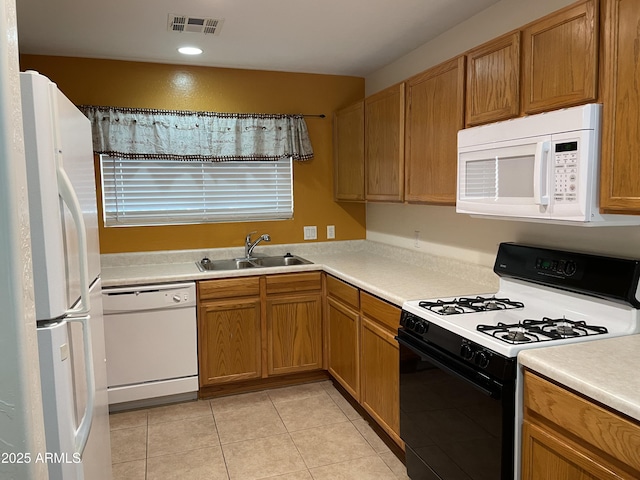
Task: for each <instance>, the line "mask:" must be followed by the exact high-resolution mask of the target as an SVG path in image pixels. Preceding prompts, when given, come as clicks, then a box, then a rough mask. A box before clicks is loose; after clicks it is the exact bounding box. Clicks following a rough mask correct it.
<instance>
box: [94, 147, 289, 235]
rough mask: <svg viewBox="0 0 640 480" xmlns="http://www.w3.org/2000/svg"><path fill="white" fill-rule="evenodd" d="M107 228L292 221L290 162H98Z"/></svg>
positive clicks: (115, 160)
mask: <svg viewBox="0 0 640 480" xmlns="http://www.w3.org/2000/svg"><path fill="white" fill-rule="evenodd" d="M100 160H101V171H102V204H103V210H104V222H105V225H106V226H124V225H164V224H187V223H207V222H235V221H251V220H282V219H287V218H291V217H292V216H293V168H292V161H291V159H290V158H288V159H283V160H279V161H269V162H248V161H243V162H218V163H207V162H176V161H170V160H157V161H153V160H129V159H124V158H114V157H109V156H106V155H102V156H101V157H100Z"/></svg>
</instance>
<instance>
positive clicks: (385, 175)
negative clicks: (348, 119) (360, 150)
mask: <svg viewBox="0 0 640 480" xmlns="http://www.w3.org/2000/svg"><path fill="white" fill-rule="evenodd" d="M364 127H365V134H364V140H365V150H364V151H365V172H366V174H365V176H366V199H367V200H379V201H385V202H401V201H402V200H403V189H404V83H400V84H398V85H394V86H392V87H389V88H386V89H385V90H382V91H381V92H378V93H376V94H374V95H371V96H370V97H367V98H366V99H365V106H364Z"/></svg>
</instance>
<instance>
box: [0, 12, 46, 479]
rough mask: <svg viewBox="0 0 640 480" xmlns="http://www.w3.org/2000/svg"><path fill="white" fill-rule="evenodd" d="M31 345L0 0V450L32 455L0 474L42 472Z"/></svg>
mask: <svg viewBox="0 0 640 480" xmlns="http://www.w3.org/2000/svg"><path fill="white" fill-rule="evenodd" d="M37 348H38V345H37V336H36V324H35V308H34V302H33V277H32V273H31V247H30V239H29V211H28V204H27V186H26V169H25V159H24V145H23V136H22V111H21V105H20V81H19V76H18V32H17V27H16V8H15V1H14V0H0V452H2V453H17V454H21V453H22V454H25V453H29V454H31V455H32V457H31V458H32V462H31V463H17V462H11V461H10V460H12V459H11V458H4V457H3V459H2V461H0V478H15V479H31V478H33V479H46V478H47V466H46V464H45V463H42V462H41V463H38V464H36V463H35V458H36V457H35V456H36V455H37V454H38V453H44V452H45V451H46V447H45V442H44V429H43V420H42V399H41V396H40V369H39V365H38V349H37ZM23 459H24V457H23ZM5 460H8V461H5Z"/></svg>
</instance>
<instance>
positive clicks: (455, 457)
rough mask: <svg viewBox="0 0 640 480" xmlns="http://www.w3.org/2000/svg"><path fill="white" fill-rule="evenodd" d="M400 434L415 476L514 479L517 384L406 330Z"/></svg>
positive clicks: (420, 479) (401, 335)
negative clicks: (489, 374) (491, 375)
mask: <svg viewBox="0 0 640 480" xmlns="http://www.w3.org/2000/svg"><path fill="white" fill-rule="evenodd" d="M398 343H399V344H400V436H401V437H402V440H404V442H405V444H406V462H407V472H408V474H409V476H410V477H411V478H412V480H423V479H424V480H497V479H503V480H506V479H509V480H512V479H513V448H514V443H513V440H514V402H515V396H514V385H513V382H512V381H509V382H505V383H500V382H497V381H495V380H493V379H490V378H489V377H487V376H486V375H484V373H482V372H481V371H480V370H479V369H476V368H474V367H472V366H470V365H468V364H466V363H464V362H462V361H461V360H459V359H456V358H453V357H451V356H450V355H449V354H447V353H445V352H443V351H440V350H439V349H438V348H437V347H434V346H433V345H431V344H427V343H425V342H423V341H421V340H418V339H416V338H414V337H412V336H410V335H408V334H406V333H404V332H403V331H402V330H400V331H399V332H398Z"/></svg>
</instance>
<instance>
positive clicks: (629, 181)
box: [600, 0, 640, 214]
mask: <svg viewBox="0 0 640 480" xmlns="http://www.w3.org/2000/svg"><path fill="white" fill-rule="evenodd" d="M603 5H604V29H603V35H604V38H603V44H604V57H603V58H604V65H603V77H602V78H603V82H604V83H603V94H604V109H603V122H602V164H601V169H602V175H601V191H600V206H601V208H602V209H603V211H605V212H610V213H615V212H623V213H636V214H637V213H640V182H639V181H638V178H640V135H639V134H638V132H640V115H639V112H640V87H639V86H638V79H639V78H640V62H639V61H638V45H639V44H640V29H638V28H637V24H638V18H640V2H638V1H636V0H607V1H606V2H605V3H604V4H603Z"/></svg>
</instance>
